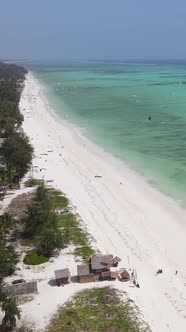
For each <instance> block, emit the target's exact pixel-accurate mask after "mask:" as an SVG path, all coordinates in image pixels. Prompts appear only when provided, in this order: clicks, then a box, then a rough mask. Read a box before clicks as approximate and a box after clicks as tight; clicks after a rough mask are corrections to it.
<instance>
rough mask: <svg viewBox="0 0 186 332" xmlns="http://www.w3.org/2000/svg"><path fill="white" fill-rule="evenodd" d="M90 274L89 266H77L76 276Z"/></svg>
mask: <svg viewBox="0 0 186 332" xmlns="http://www.w3.org/2000/svg"><path fill="white" fill-rule="evenodd" d="M89 274H90V269H89V265H78V266H77V275H78V276H87V275H89Z"/></svg>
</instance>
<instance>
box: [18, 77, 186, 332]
mask: <svg viewBox="0 0 186 332" xmlns="http://www.w3.org/2000/svg"><path fill="white" fill-rule="evenodd" d="M20 109H21V111H22V113H23V115H24V117H25V120H24V124H23V129H24V131H25V132H26V133H27V135H28V136H29V138H30V142H31V143H32V144H33V146H34V149H35V157H34V160H33V176H34V177H36V178H43V179H44V180H53V182H52V184H53V185H54V187H56V188H59V189H60V190H62V191H63V192H64V193H65V194H67V196H68V198H69V199H70V200H71V201H72V204H73V205H74V206H75V207H76V209H77V212H78V213H79V214H80V216H81V217H82V219H83V221H84V223H85V225H86V228H87V230H88V231H89V232H90V234H91V235H92V236H93V237H94V239H95V241H96V243H95V245H96V246H97V247H98V248H99V249H100V250H101V252H102V253H112V254H114V255H118V256H119V257H121V258H122V262H121V263H120V266H122V267H127V268H135V269H136V271H137V275H138V282H139V284H140V288H139V289H138V288H135V287H131V284H128V283H121V282H119V281H116V282H115V283H114V284H115V286H117V287H118V288H120V289H122V290H126V291H127V294H128V296H129V297H130V298H132V299H133V300H134V301H135V303H136V304H137V305H138V306H139V308H140V310H141V312H142V314H143V318H144V320H145V321H146V322H148V324H149V325H150V327H151V329H152V331H153V332H164V331H166V332H167V331H172V332H173V331H174V332H175V331H179V332H184V331H186V263H185V253H186V240H185V239H186V212H185V211H184V210H182V209H181V208H180V207H178V206H177V205H176V203H175V202H174V201H173V200H171V199H170V198H167V197H166V196H164V195H163V194H161V193H160V192H158V191H157V190H156V189H154V188H152V187H151V186H150V185H149V184H148V183H147V182H146V181H145V179H143V178H142V177H141V176H139V175H138V174H136V173H135V172H134V171H133V170H131V169H130V168H129V167H128V165H127V164H126V165H125V164H124V163H123V162H121V161H119V160H117V159H116V158H114V157H113V156H111V155H109V154H108V153H106V152H105V151H103V150H102V149H101V148H99V147H97V146H95V145H94V144H93V143H91V142H89V141H88V140H87V139H86V138H85V137H84V136H83V135H82V132H81V130H80V129H78V128H76V127H75V126H73V125H71V124H69V123H68V122H67V121H66V120H63V119H60V118H58V116H57V115H55V114H54V113H53V112H52V110H51V109H50V107H49V104H48V103H47V100H46V98H45V96H44V91H43V88H42V87H41V86H40V85H39V83H38V82H37V81H36V79H35V78H34V77H33V75H32V74H31V73H29V74H28V75H27V80H26V84H25V88H24V91H23V93H22V98H21V101H20ZM49 151H52V152H49ZM34 166H38V168H36V167H34ZM41 169H42V170H41ZM40 170H41V171H40ZM95 175H100V176H102V177H101V178H97V177H96V178H95ZM65 264H66V263H65ZM65 264H63V260H62V263H61V265H60V266H61V267H63V266H64V265H65ZM68 264H70V265H72V268H73V264H72V262H70V260H69V262H68ZM69 267H70V266H69ZM159 268H161V269H163V273H162V274H161V275H158V276H155V273H156V271H157V270H158V269H159ZM54 269H55V263H54V266H53V268H52V270H54ZM176 271H178V273H177V275H175V272H176ZM46 274H47V272H46ZM50 274H51V273H50V272H48V275H47V276H46V279H45V280H44V281H41V282H39V283H38V287H39V293H40V294H39V295H38V297H37V299H36V300H34V301H32V302H30V303H27V304H26V305H25V306H23V308H22V317H23V319H24V318H25V319H26V320H30V321H31V320H33V321H34V323H36V324H37V327H38V329H39V328H43V327H44V326H45V325H46V324H47V322H48V321H49V319H50V316H51V315H52V314H54V313H55V310H56V309H57V306H58V305H59V304H62V303H64V302H65V301H66V300H67V299H68V298H69V297H70V296H71V295H72V294H73V293H74V292H75V291H77V290H78V289H80V288H82V287H87V285H83V286H82V285H78V284H70V285H69V286H65V287H62V288H60V289H59V288H56V287H51V286H49V285H48V282H47V277H48V278H49V277H50V276H51V275H50ZM89 287H92V286H89ZM37 301H38V303H40V305H39V306H38V305H36V303H37Z"/></svg>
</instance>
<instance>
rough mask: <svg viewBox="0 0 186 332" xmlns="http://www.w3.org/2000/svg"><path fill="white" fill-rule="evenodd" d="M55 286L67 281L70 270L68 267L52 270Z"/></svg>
mask: <svg viewBox="0 0 186 332" xmlns="http://www.w3.org/2000/svg"><path fill="white" fill-rule="evenodd" d="M54 274H55V277H56V284H57V286H61V285H65V284H68V283H69V278H70V271H69V269H62V270H56V271H54Z"/></svg>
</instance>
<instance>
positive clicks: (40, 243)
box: [22, 184, 64, 264]
mask: <svg viewBox="0 0 186 332" xmlns="http://www.w3.org/2000/svg"><path fill="white" fill-rule="evenodd" d="M58 196H59V194H58ZM52 199H53V197H52V195H51V194H49V193H48V189H46V188H45V186H44V185H43V184H41V185H40V186H38V188H37V189H36V195H35V198H34V202H33V204H32V205H31V206H29V207H28V209H27V211H26V217H25V218H24V219H23V220H22V223H23V237H24V241H26V242H24V243H32V244H34V243H35V246H36V253H37V255H38V256H44V257H46V259H47V260H48V257H50V256H51V253H52V251H53V250H54V249H61V248H63V247H64V238H63V234H62V232H59V230H58V225H57V216H56V214H55V212H54V211H53V210H54V208H53V207H52V203H53V201H52ZM36 253H35V254H36ZM24 262H27V264H28V262H29V260H27V256H26V260H24ZM36 262H37V260H36ZM39 264H41V263H39Z"/></svg>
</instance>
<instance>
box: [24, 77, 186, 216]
mask: <svg viewBox="0 0 186 332" xmlns="http://www.w3.org/2000/svg"><path fill="white" fill-rule="evenodd" d="M29 74H30V75H31V76H32V79H33V80H35V82H37V84H39V86H40V90H41V91H40V97H41V99H42V101H43V103H44V104H45V106H46V109H47V111H48V112H49V113H50V115H51V117H52V118H54V119H55V121H56V122H57V123H59V124H61V125H62V126H63V125H65V127H66V128H68V129H69V131H71V132H72V133H73V135H74V136H75V139H76V140H78V142H79V144H81V145H84V144H85V145H86V147H87V148H88V150H90V151H91V152H92V153H93V154H95V155H97V156H98V157H100V158H103V156H104V157H105V158H106V159H107V160H108V161H109V164H111V165H112V167H117V170H118V171H119V173H120V175H121V176H122V175H123V174H125V172H127V173H129V174H130V182H132V183H133V184H136V182H138V185H139V186H140V185H143V186H145V187H146V190H149V191H150V193H151V194H154V195H155V198H156V199H159V198H161V199H162V200H164V202H163V203H164V204H167V207H169V208H170V205H171V207H172V206H173V207H174V209H176V210H177V212H178V213H181V214H182V215H183V214H184V217H185V222H186V205H185V203H184V202H183V201H182V200H180V199H178V198H177V199H176V198H175V197H173V196H171V194H169V193H168V192H166V191H165V190H161V189H160V188H159V187H158V185H157V183H156V182H155V181H153V180H152V179H151V178H150V179H148V177H147V176H145V174H144V173H143V171H142V170H141V171H140V170H139V169H138V168H136V167H133V166H131V165H130V163H129V162H128V161H127V160H124V159H122V158H120V157H119V156H116V155H114V154H113V153H112V152H110V151H108V150H106V149H105V148H104V147H103V146H100V145H98V144H97V143H96V142H95V141H94V140H93V139H90V138H89V137H88V136H86V134H84V128H80V127H78V126H76V124H74V123H71V122H69V121H68V120H67V119H66V118H65V117H63V113H60V115H59V114H58V112H56V111H54V109H53V108H52V106H51V105H50V102H49V101H48V100H47V97H46V93H47V92H46V91H45V90H47V89H46V87H45V86H44V85H42V82H40V81H39V80H38V79H37V77H35V75H34V74H33V73H32V72H29ZM124 180H125V179H124ZM156 195H157V197H156Z"/></svg>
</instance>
